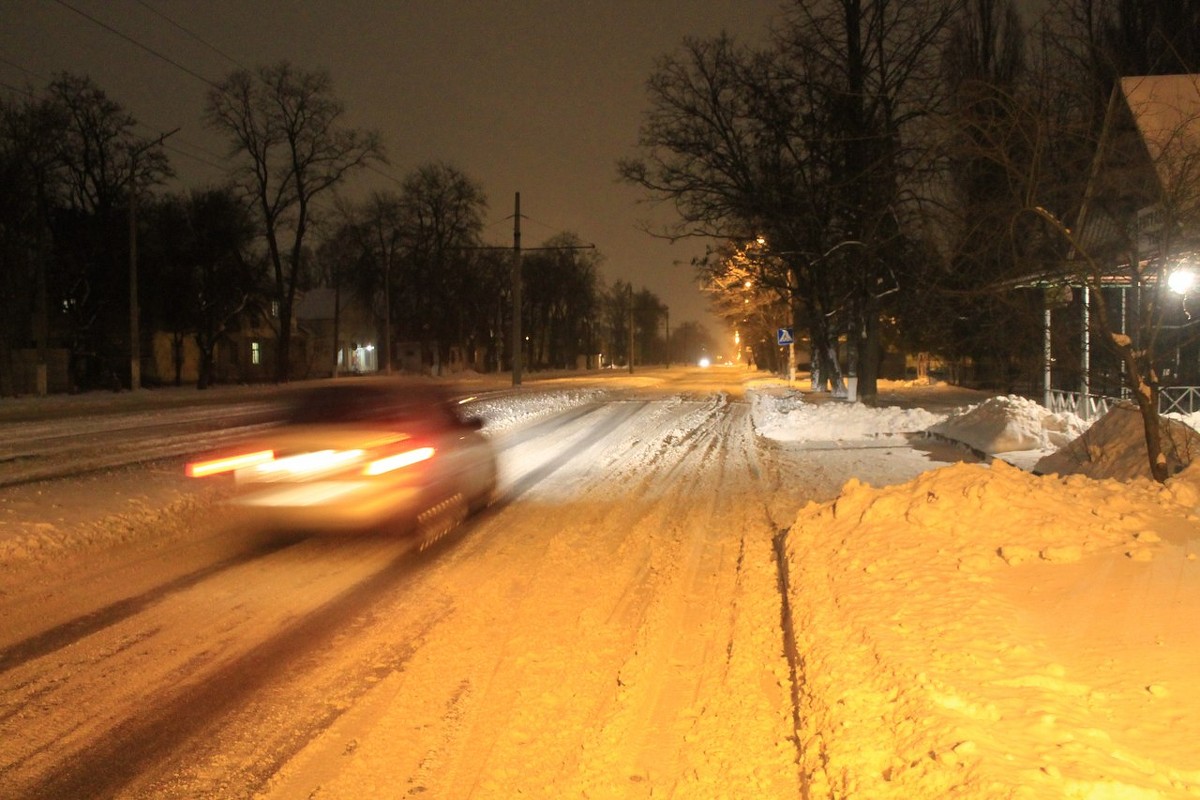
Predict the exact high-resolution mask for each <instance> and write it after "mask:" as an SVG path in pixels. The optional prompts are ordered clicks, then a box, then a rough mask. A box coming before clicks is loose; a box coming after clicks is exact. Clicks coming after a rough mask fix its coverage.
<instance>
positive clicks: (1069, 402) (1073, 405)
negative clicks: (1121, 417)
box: [1050, 389, 1120, 420]
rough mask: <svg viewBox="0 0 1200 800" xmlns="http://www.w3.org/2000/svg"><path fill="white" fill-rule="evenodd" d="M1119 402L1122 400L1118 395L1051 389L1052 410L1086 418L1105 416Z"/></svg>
mask: <svg viewBox="0 0 1200 800" xmlns="http://www.w3.org/2000/svg"><path fill="white" fill-rule="evenodd" d="M1119 402H1120V400H1119V399H1118V398H1116V397H1105V396H1104V395H1099V394H1088V395H1081V394H1080V393H1079V392H1064V391H1062V390H1061V389H1051V390H1050V410H1051V411H1054V412H1056V413H1062V412H1069V413H1071V414H1074V415H1075V416H1077V417H1080V418H1081V419H1085V420H1092V419H1096V418H1097V417H1102V416H1104V415H1105V414H1107V413H1108V410H1109V409H1110V408H1112V407H1113V406H1115V405H1116V404H1117V403H1119Z"/></svg>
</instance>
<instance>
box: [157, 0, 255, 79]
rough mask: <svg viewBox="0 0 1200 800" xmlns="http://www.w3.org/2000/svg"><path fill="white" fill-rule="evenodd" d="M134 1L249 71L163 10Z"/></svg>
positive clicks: (230, 61) (247, 70) (236, 65)
mask: <svg viewBox="0 0 1200 800" xmlns="http://www.w3.org/2000/svg"><path fill="white" fill-rule="evenodd" d="M136 2H137V4H138V5H139V6H141V7H142V8H144V9H146V10H147V11H149V12H150V13H151V14H155V15H157V16H159V17H161V18H163V19H165V20H166V21H167V22H168V23H170V24H171V25H173V26H174V27H175V28H177V29H179V30H180V31H182V32H183V33H186V34H187V35H188V36H190V37H192V38H193V39H195V40H196V41H197V42H199V43H200V44H202V45H204V46H205V47H207V48H208V49H209V50H212V51H213V52H214V53H216V54H217V55H219V56H220V57H221V58H223V59H225V60H226V61H228V62H229V63H230V64H233V65H234V66H235V67H239V68H240V69H244V70H246V72H249V71H250V70H249V69H247V68H246V66H245V65H244V64H242V63H241V62H240V61H238V60H237V59H236V58H234V57H233V56H230V55H227V54H226V53H225V52H224V51H223V50H221V49H220V48H218V47H217V46H216V45H214V44H211V43H210V42H208V41H207V40H205V39H204V38H203V37H201V36H200V35H199V34H197V33H194V32H192V31H191V30H189V29H188V28H186V27H184V26H183V25H181V24H180V23H178V22H176V21H175V20H173V19H171V18H170V17H168V16H167V15H166V14H164V13H163V12H161V11H159V10H158V9H157V8H155V7H154V6H152V5H150V4H149V3H147V2H145V0H136Z"/></svg>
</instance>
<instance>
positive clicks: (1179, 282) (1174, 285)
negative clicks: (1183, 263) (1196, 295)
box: [1167, 267, 1196, 294]
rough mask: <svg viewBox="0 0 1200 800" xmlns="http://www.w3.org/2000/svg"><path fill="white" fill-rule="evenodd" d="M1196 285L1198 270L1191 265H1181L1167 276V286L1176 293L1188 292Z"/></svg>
mask: <svg viewBox="0 0 1200 800" xmlns="http://www.w3.org/2000/svg"><path fill="white" fill-rule="evenodd" d="M1195 285H1196V272H1195V270H1193V269H1191V268H1189V267H1180V268H1179V269H1176V270H1174V271H1173V272H1172V273H1171V274H1170V275H1168V276H1167V287H1168V288H1169V289H1170V290H1171V291H1172V292H1174V293H1175V294H1187V293H1188V292H1190V291H1191V290H1192V289H1193V288H1194V287H1195Z"/></svg>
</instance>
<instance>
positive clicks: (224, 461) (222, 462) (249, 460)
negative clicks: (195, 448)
mask: <svg viewBox="0 0 1200 800" xmlns="http://www.w3.org/2000/svg"><path fill="white" fill-rule="evenodd" d="M274 460H275V451H274V450H259V451H258V452H256V453H242V454H241V455H236V456H226V457H223V458H214V459H212V460H210V461H195V462H193V463H191V464H188V465H187V467H186V468H185V469H184V473H185V474H186V475H187V476H188V477H189V478H204V477H207V476H209V475H220V474H221V473H224V472H233V471H235V470H239V469H243V468H245V467H252V466H255V465H257V464H266V463H268V462H271V461H274Z"/></svg>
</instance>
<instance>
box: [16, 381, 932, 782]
mask: <svg viewBox="0 0 1200 800" xmlns="http://www.w3.org/2000/svg"><path fill="white" fill-rule="evenodd" d="M718 377H719V374H718ZM687 380H688V383H686V384H678V385H676V384H671V383H666V384H663V385H660V386H659V387H657V388H636V387H629V388H623V389H621V388H619V389H613V388H606V389H605V390H604V393H603V394H602V395H596V396H593V397H591V399H588V400H587V401H586V402H582V403H580V404H578V405H575V406H573V407H571V408H569V409H566V410H564V411H560V412H557V413H555V414H553V415H550V416H542V417H540V418H538V419H537V420H536V421H534V422H532V423H530V424H526V425H523V426H515V427H512V428H510V429H507V430H503V431H498V432H495V433H494V434H493V435H494V437H495V442H496V444H497V447H498V448H499V450H500V458H501V470H502V484H501V486H500V488H499V494H498V497H497V501H496V503H495V504H494V505H493V506H492V507H491V508H489V509H488V510H487V511H486V512H484V513H483V514H482V515H479V516H477V517H475V518H473V519H472V520H470V521H469V522H468V523H467V524H466V525H465V526H463V527H462V528H460V529H459V530H458V531H456V532H455V533H454V534H452V535H451V536H450V537H447V538H446V539H443V540H441V541H438V542H436V543H434V544H433V545H432V546H429V547H426V548H417V547H414V546H413V543H412V542H410V541H406V540H402V539H396V538H393V537H389V536H386V535H381V536H377V537H366V538H320V537H317V538H287V537H282V538H274V539H264V538H258V537H251V536H247V535H245V534H243V533H239V532H238V531H236V530H235V529H232V528H231V527H230V526H228V525H226V524H225V523H224V522H223V519H222V515H221V511H220V507H219V504H218V503H217V501H218V500H219V497H220V495H221V491H222V490H221V489H217V488H212V487H208V488H196V489H195V490H194V491H193V494H192V495H189V496H188V500H187V502H175V503H174V504H172V505H170V506H169V507H168V508H167V509H166V510H164V511H162V513H160V514H158V515H157V516H150V517H147V515H142V516H141V517H139V518H138V519H137V520H136V522H135V523H133V524H131V525H130V531H128V532H127V533H124V534H122V535H119V536H116V535H112V536H107V537H105V536H100V537H97V541H96V542H95V543H93V544H90V545H89V544H86V543H85V544H80V545H73V546H70V547H64V548H63V549H62V552H61V553H56V554H55V555H54V557H53V558H50V557H47V556H46V555H45V554H40V555H39V556H38V557H31V558H28V559H25V560H23V561H22V560H18V561H16V562H12V563H7V564H5V567H4V568H3V569H2V570H0V614H2V616H3V619H4V620H5V623H4V625H3V628H2V630H0V798H26V797H39V798H77V797H83V796H87V797H123V798H151V797H155V798H157V797H179V798H183V797H189V798H190V797H263V798H305V797H313V798H357V797H368V796H370V797H410V796H422V797H436V798H468V797H473V798H509V797H516V796H529V797H547V798H548V797H590V798H604V797H632V798H637V797H663V796H671V797H680V798H686V797H695V798H718V797H756V798H792V797H800V796H802V792H803V787H802V786H800V781H799V777H798V772H797V769H796V766H795V765H796V762H797V759H798V753H797V747H798V743H797V741H796V739H795V736H794V730H795V729H796V725H797V720H796V719H795V716H794V710H793V708H794V706H793V698H794V691H795V686H794V681H795V680H796V671H797V664H796V660H797V658H798V656H797V654H795V653H794V652H792V651H791V650H790V642H789V641H788V640H787V637H786V636H785V635H784V633H783V631H784V630H786V629H788V626H787V625H786V624H785V622H786V619H787V617H788V615H789V613H790V609H788V608H787V607H786V604H785V603H784V602H783V600H782V598H783V597H784V596H785V595H784V594H783V593H782V592H781V591H780V585H781V581H783V580H786V575H781V573H780V569H779V567H778V561H777V558H776V550H775V540H776V537H777V535H778V534H779V532H780V531H781V530H783V529H786V527H787V526H788V525H789V524H790V523H791V520H792V517H793V516H794V514H795V511H796V509H797V508H799V507H800V506H802V505H803V504H804V503H805V502H807V500H810V499H812V500H825V499H828V498H830V497H832V496H833V495H834V494H835V492H836V490H837V488H838V487H839V486H841V484H842V483H843V482H844V481H845V480H846V479H847V478H848V477H850V476H854V475H856V476H859V477H860V478H862V479H864V480H868V481H869V479H870V477H871V475H870V471H871V469H872V466H871V465H872V464H873V463H876V462H878V460H879V459H880V458H886V457H887V456H888V455H890V452H889V451H888V449H887V448H884V447H882V446H880V447H877V448H876V447H871V446H868V447H864V448H862V449H853V448H849V449H838V448H821V447H813V448H805V447H800V446H782V445H780V444H778V443H771V442H768V441H766V440H763V439H760V438H758V437H756V436H755V434H754V431H753V427H752V424H751V419H750V411H749V405H748V404H747V403H746V402H745V401H744V398H743V397H741V396H740V393H739V392H738V391H736V390H728V387H725V386H722V385H719V384H717V383H715V381H716V379H711V381H710V379H701V380H700V382H699V383H697V378H696V377H695V376H694V375H693V376H691V377H689V378H688V379H687ZM705 381H710V382H712V383H713V385H708V384H707V383H705ZM892 449H893V450H894V449H895V448H894V446H893V447H892ZM178 469H179V465H178V463H177V462H175V461H168V462H159V463H157V464H154V465H149V466H143V467H130V468H126V471H125V472H122V473H121V474H119V475H114V476H113V477H112V480H121V481H124V482H128V481H129V480H130V477H131V473H130V472H129V470H132V471H133V472H132V476H133V477H134V478H135V479H137V478H138V477H139V476H141V475H142V473H143V472H144V473H145V481H146V485H149V486H157V485H158V484H159V483H162V482H164V481H166V482H168V483H169V481H167V480H166V479H164V478H163V476H162V474H161V473H162V472H163V471H164V470H167V471H171V474H172V476H173V475H174V470H178ZM917 469H919V467H918V468H917ZM155 476H157V481H156V480H155V479H154V478H155ZM88 486H89V488H88V489H87V491H89V492H94V493H99V492H103V491H104V489H103V486H104V478H97V479H94V481H93V482H92V483H90V484H88ZM78 487H79V483H78V482H71V481H58V482H54V483H46V484H41V485H38V486H36V487H31V486H23V487H19V488H20V490H21V491H25V492H27V493H28V492H31V491H36V492H38V493H39V494H43V495H44V496H45V497H46V498H48V499H49V498H53V497H54V494H55V493H56V492H72V491H79V489H78ZM3 491H17V489H8V490H3ZM2 493H3V492H2V491H0V494H2ZM105 524H112V523H111V522H110V523H105ZM94 529H95V526H94V525H93V527H92V528H90V530H94Z"/></svg>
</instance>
